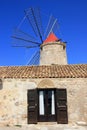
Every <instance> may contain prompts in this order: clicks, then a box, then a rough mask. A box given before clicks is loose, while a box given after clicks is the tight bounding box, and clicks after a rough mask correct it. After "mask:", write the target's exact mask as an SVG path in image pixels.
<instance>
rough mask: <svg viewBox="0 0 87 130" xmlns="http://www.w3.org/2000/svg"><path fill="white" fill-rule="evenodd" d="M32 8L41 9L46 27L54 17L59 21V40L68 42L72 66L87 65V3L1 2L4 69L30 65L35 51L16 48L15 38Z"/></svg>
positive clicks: (47, 0)
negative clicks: (16, 30) (26, 10)
mask: <svg viewBox="0 0 87 130" xmlns="http://www.w3.org/2000/svg"><path fill="white" fill-rule="evenodd" d="M31 6H34V7H40V9H41V12H42V14H44V15H45V16H46V17H44V15H42V17H43V24H44V23H45V21H46V20H47V19H48V18H47V17H49V15H50V14H53V16H55V17H56V18H57V19H58V22H59V33H58V35H57V36H59V38H62V40H63V41H67V57H68V63H69V64H85V63H86V64H87V0H0V66H6V65H7V66H8V65H26V64H27V62H28V60H29V58H30V56H31V51H30V50H29V49H26V48H13V47H12V40H11V36H12V34H13V29H14V28H15V27H17V26H18V25H19V24H20V22H21V20H22V19H23V17H24V10H25V9H27V8H29V7H31ZM21 26H22V25H21ZM27 26H28V27H29V25H27ZM28 27H27V29H28ZM60 34H61V35H60Z"/></svg>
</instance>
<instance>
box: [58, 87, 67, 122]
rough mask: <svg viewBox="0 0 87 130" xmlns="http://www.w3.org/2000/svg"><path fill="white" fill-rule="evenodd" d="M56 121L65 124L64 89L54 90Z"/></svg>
mask: <svg viewBox="0 0 87 130" xmlns="http://www.w3.org/2000/svg"><path fill="white" fill-rule="evenodd" d="M56 106H57V123H60V124H67V123H68V116H67V91H66V89H57V90H56Z"/></svg>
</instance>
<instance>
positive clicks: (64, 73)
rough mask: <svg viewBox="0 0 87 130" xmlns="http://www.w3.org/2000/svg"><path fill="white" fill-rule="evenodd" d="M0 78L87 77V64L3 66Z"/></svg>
mask: <svg viewBox="0 0 87 130" xmlns="http://www.w3.org/2000/svg"><path fill="white" fill-rule="evenodd" d="M0 78H87V64H78V65H51V66H45V65H44V66H6V67H5V66H4V67H0Z"/></svg>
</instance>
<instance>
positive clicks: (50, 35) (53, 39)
mask: <svg viewBox="0 0 87 130" xmlns="http://www.w3.org/2000/svg"><path fill="white" fill-rule="evenodd" d="M57 40H58V38H57V37H56V36H55V34H54V33H50V34H49V35H48V37H47V39H46V40H45V41H44V42H43V43H49V42H55V41H57Z"/></svg>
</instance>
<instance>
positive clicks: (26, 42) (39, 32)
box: [12, 7, 58, 65]
mask: <svg viewBox="0 0 87 130" xmlns="http://www.w3.org/2000/svg"><path fill="white" fill-rule="evenodd" d="M24 13H25V16H24V19H27V20H28V22H29V24H30V26H31V28H32V30H33V32H34V35H33V36H32V35H30V34H28V33H26V32H25V31H22V30H21V29H20V28H16V29H15V32H14V34H13V36H12V39H14V40H15V42H14V47H25V48H28V49H33V48H37V49H35V52H34V54H33V56H32V57H31V58H30V59H29V61H28V63H27V65H38V64H39V60H40V49H41V44H43V43H45V42H46V41H47V40H48V39H49V38H50V37H51V36H52V37H56V36H55V32H56V31H57V30H58V22H57V19H56V18H54V17H53V16H52V15H51V16H50V18H49V21H48V24H47V27H46V31H45V33H44V30H43V25H42V19H41V13H40V9H39V8H33V7H31V8H29V9H26V10H25V11H24ZM56 40H58V39H57V38H56ZM19 43H20V44H19Z"/></svg>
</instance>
